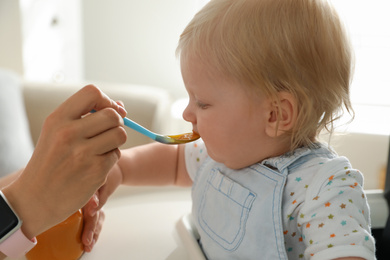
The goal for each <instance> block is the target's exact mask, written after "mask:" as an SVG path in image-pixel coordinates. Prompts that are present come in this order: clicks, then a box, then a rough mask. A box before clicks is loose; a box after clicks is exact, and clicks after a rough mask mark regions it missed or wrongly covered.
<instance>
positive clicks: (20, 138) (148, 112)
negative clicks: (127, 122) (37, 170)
mask: <svg viewBox="0 0 390 260" xmlns="http://www.w3.org/2000/svg"><path fill="white" fill-rule="evenodd" d="M86 84H87V83H74V84H56V83H38V82H26V81H23V80H22V79H21V78H20V77H19V75H17V74H15V73H13V72H11V71H6V70H1V69H0V93H1V94H0V129H1V132H0V176H3V175H6V174H8V173H9V172H12V171H15V170H17V169H19V168H20V167H23V166H24V165H25V164H26V163H27V162H28V160H29V158H30V156H31V154H32V151H33V148H34V145H35V144H36V142H37V140H38V137H39V134H40V131H41V127H42V124H43V122H44V120H45V118H46V117H47V116H48V115H49V114H50V113H51V112H52V111H53V110H54V109H55V108H56V107H57V106H58V105H60V104H61V103H62V102H63V101H64V100H66V99H67V98H68V97H70V96H71V95H72V94H73V93H75V92H77V91H78V90H79V89H80V88H82V87H83V86H84V85H86ZM94 85H96V86H98V87H99V88H100V89H101V90H102V91H103V92H104V93H106V94H107V95H108V96H109V97H111V98H112V99H114V100H121V101H122V102H123V103H124V104H125V107H126V110H127V111H128V117H129V118H131V119H133V120H135V121H136V122H138V123H139V124H141V125H143V126H145V127H146V128H148V129H150V130H152V131H153V132H157V133H167V131H169V127H170V124H169V115H170V107H171V103H172V102H171V97H170V95H169V93H168V92H167V91H165V90H163V89H161V88H158V87H153V86H144V85H130V84H113V83H103V82H102V83H94ZM126 131H127V134H128V138H127V141H126V143H125V144H124V145H123V146H122V147H121V148H128V147H132V146H136V145H141V144H145V143H148V142H151V141H150V139H149V138H147V137H145V136H143V135H141V134H139V133H137V132H135V131H133V130H131V129H128V128H126Z"/></svg>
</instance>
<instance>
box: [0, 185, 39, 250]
mask: <svg viewBox="0 0 390 260" xmlns="http://www.w3.org/2000/svg"><path fill="white" fill-rule="evenodd" d="M0 200H1V201H0V208H1V214H2V216H1V225H0V251H1V252H2V253H3V254H4V255H7V256H10V257H12V258H19V257H20V256H22V255H24V254H26V253H27V252H28V251H30V250H31V249H32V248H33V247H34V246H35V245H36V244H37V240H36V238H35V237H33V238H31V237H30V238H29V237H26V235H25V234H24V232H23V231H22V229H21V226H22V223H23V222H22V220H21V219H20V217H19V215H18V213H17V212H16V210H15V209H14V208H13V206H12V204H11V203H10V201H8V199H7V197H6V195H5V194H4V193H3V190H0Z"/></svg>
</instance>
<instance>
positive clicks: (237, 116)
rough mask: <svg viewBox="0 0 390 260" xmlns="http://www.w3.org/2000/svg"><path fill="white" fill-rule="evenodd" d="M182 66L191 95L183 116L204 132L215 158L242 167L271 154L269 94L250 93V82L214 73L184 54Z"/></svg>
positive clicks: (203, 136) (210, 153)
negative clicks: (267, 127) (248, 84)
mask: <svg viewBox="0 0 390 260" xmlns="http://www.w3.org/2000/svg"><path fill="white" fill-rule="evenodd" d="M181 70H182V76H183V80H184V84H185V86H186V89H187V92H188V95H189V104H188V106H187V108H186V109H185V111H184V113H183V118H184V119H185V120H186V121H188V122H190V123H192V125H193V130H194V131H196V132H198V133H199V134H200V136H201V137H202V139H203V141H204V143H205V145H206V147H207V152H208V154H209V155H210V157H211V158H213V159H214V160H215V161H217V162H221V163H224V164H225V165H226V166H227V167H230V168H232V169H239V168H243V167H247V166H249V165H252V164H254V163H256V162H259V161H261V160H263V159H265V158H267V157H269V156H270V151H271V150H272V147H271V145H272V140H271V139H272V138H270V137H269V136H268V135H267V134H266V133H265V126H266V124H267V122H268V120H269V117H270V109H271V108H270V102H269V101H268V99H267V98H265V97H261V96H260V95H255V94H253V95H250V94H249V91H248V88H247V86H244V85H242V84H240V83H238V82H236V81H234V80H230V79H228V78H226V77H223V76H221V75H218V74H214V73H210V70H209V69H208V68H205V66H203V65H202V64H200V63H199V62H198V61H197V60H195V59H191V58H188V57H187V58H182V59H181Z"/></svg>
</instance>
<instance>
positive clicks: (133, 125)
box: [123, 117, 158, 140]
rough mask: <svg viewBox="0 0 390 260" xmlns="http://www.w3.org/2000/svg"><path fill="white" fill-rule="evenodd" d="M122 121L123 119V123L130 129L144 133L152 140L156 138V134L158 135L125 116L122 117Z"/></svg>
mask: <svg viewBox="0 0 390 260" xmlns="http://www.w3.org/2000/svg"><path fill="white" fill-rule="evenodd" d="M123 121H124V123H125V126H128V127H130V128H131V129H133V130H135V131H137V132H138V133H141V134H143V135H145V136H147V137H149V138H151V139H153V140H156V138H157V136H158V135H157V134H155V133H153V132H152V131H150V130H148V129H146V128H145V127H143V126H141V125H139V124H137V123H136V122H134V121H133V120H130V119H128V118H127V117H124V118H123Z"/></svg>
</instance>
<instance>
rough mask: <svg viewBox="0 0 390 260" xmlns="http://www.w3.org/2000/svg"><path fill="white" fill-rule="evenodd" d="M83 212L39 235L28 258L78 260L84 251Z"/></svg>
mask: <svg viewBox="0 0 390 260" xmlns="http://www.w3.org/2000/svg"><path fill="white" fill-rule="evenodd" d="M82 231H83V213H82V211H81V210H78V211H77V212H76V213H74V214H73V215H72V216H70V217H69V218H68V219H66V220H65V221H63V222H61V223H59V224H58V225H56V226H54V227H52V228H51V229H49V230H47V231H45V232H44V233H42V234H40V235H39V236H37V240H38V244H37V245H36V246H35V247H34V248H33V249H32V250H31V251H30V252H28V253H27V254H26V258H27V259H28V260H76V259H79V258H80V257H81V255H82V254H83V252H84V246H83V244H82V242H81V233H82Z"/></svg>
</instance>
